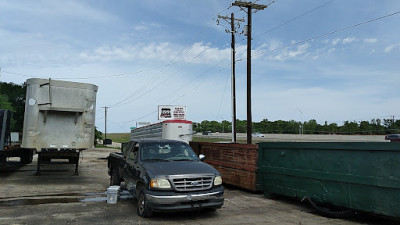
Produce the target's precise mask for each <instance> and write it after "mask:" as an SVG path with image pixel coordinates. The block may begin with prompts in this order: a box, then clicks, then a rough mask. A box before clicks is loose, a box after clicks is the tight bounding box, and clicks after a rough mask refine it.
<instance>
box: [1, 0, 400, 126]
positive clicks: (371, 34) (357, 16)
mask: <svg viewBox="0 0 400 225" xmlns="http://www.w3.org/2000/svg"><path fill="white" fill-rule="evenodd" d="M233 2H234V1H229V0H202V1H183V0H169V1H161V0H147V1H132V0H116V1H106V0H70V1H51V0H37V1H31V0H20V1H11V0H0V81H1V82H13V83H17V84H22V83H23V82H24V81H26V80H27V79H29V78H51V79H58V80H67V81H74V82H83V83H91V84H95V85H97V86H98V88H99V89H98V93H97V106H96V127H97V128H98V129H99V130H100V131H103V132H104V128H105V126H104V125H105V124H104V120H105V118H104V116H105V112H104V108H102V107H105V106H107V107H109V108H108V113H107V132H111V133H115V132H129V131H130V130H129V129H130V127H132V126H135V125H136V123H137V122H151V123H154V122H158V120H157V108H158V105H182V106H186V107H187V119H188V120H191V121H193V122H201V121H203V120H209V121H211V120H216V121H222V120H228V121H231V120H232V105H231V83H230V82H231V44H230V43H231V35H230V33H227V32H226V30H229V29H230V25H229V24H228V23H227V22H226V21H224V20H222V19H220V20H219V21H218V15H221V16H230V14H231V13H234V14H235V18H238V19H245V22H240V24H237V33H236V35H235V36H236V45H235V46H236V95H237V96H236V100H237V103H236V104H237V119H240V120H245V119H246V118H247V114H246V113H247V103H246V60H247V55H246V51H247V47H246V46H247V37H246V36H244V34H243V28H244V26H245V25H246V24H247V13H246V11H245V10H244V9H240V8H239V7H237V6H231V4H232V3H233ZM253 2H255V3H256V4H262V5H267V6H268V7H267V8H265V9H264V10H259V11H254V10H253V14H252V22H253V24H252V58H251V59H252V69H251V70H252V118H253V122H259V121H261V120H263V119H268V120H269V121H276V120H296V121H308V120H311V119H315V120H317V122H318V123H320V124H323V123H325V121H326V122H328V123H338V124H341V123H343V122H344V121H356V122H359V121H363V120H367V121H370V120H372V119H376V118H380V119H388V118H392V117H393V116H394V117H395V119H399V118H400V88H399V83H400V82H399V81H400V61H399V59H400V29H399V27H400V26H399V24H400V1H398V0H384V1H382V0H303V1H298V0H275V1H271V0H268V1H266V0H258V1H253Z"/></svg>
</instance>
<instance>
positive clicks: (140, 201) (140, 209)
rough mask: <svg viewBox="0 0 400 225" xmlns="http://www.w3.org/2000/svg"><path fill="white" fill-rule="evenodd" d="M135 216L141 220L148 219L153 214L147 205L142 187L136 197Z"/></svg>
mask: <svg viewBox="0 0 400 225" xmlns="http://www.w3.org/2000/svg"><path fill="white" fill-rule="evenodd" d="M136 199H137V215H138V216H140V217H143V218H149V217H152V216H153V212H152V211H151V208H150V207H149V205H148V202H147V199H146V195H145V193H144V187H140V189H139V192H138V196H137V198H136Z"/></svg>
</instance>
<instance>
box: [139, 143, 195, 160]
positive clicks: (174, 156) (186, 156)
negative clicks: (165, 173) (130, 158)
mask: <svg viewBox="0 0 400 225" xmlns="http://www.w3.org/2000/svg"><path fill="white" fill-rule="evenodd" d="M140 158H141V160H157V161H198V160H199V159H198V158H197V156H196V154H195V153H194V152H193V150H192V149H191V148H190V146H189V145H187V144H184V143H143V144H142V150H141V152H140Z"/></svg>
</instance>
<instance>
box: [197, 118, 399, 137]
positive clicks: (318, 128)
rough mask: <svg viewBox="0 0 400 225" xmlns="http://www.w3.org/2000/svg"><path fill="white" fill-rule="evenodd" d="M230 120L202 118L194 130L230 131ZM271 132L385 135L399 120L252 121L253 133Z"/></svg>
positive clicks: (240, 125)
mask: <svg viewBox="0 0 400 225" xmlns="http://www.w3.org/2000/svg"><path fill="white" fill-rule="evenodd" d="M231 129H232V127H231V122H230V121H226V120H223V121H222V122H217V121H208V120H204V121H202V122H201V123H195V124H194V130H195V131H196V132H205V131H211V132H220V133H229V132H231ZM236 130H237V132H238V133H246V132H247V121H246V120H237V121H236ZM255 132H259V133H264V134H267V133H272V134H299V133H303V134H348V135H352V134H358V135H385V134H393V133H400V120H395V119H394V118H389V119H372V120H371V121H361V122H356V121H344V122H343V124H342V125H338V124H337V123H328V122H326V121H325V123H324V124H318V123H317V121H316V120H315V119H311V120H309V121H305V122H303V123H300V122H299V121H295V120H290V121H284V120H277V121H269V120H268V119H264V120H262V121H260V122H253V133H255Z"/></svg>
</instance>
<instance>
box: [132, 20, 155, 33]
mask: <svg viewBox="0 0 400 225" xmlns="http://www.w3.org/2000/svg"><path fill="white" fill-rule="evenodd" d="M161 27H162V25H161V24H159V23H154V22H151V23H148V22H143V21H142V22H140V23H139V24H137V25H135V26H134V27H133V29H134V30H135V31H147V30H151V29H159V28H161Z"/></svg>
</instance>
